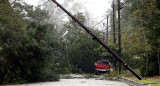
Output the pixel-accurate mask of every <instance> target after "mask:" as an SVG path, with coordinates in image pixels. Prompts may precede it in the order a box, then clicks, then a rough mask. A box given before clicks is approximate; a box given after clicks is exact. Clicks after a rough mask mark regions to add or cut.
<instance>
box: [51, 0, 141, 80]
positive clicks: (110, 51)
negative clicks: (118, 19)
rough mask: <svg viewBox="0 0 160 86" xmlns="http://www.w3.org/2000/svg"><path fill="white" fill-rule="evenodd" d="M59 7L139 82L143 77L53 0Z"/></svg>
mask: <svg viewBox="0 0 160 86" xmlns="http://www.w3.org/2000/svg"><path fill="white" fill-rule="evenodd" d="M52 1H53V2H54V3H55V4H56V5H57V6H58V7H60V8H61V9H62V10H63V11H64V12H65V13H66V14H68V15H69V16H70V17H71V18H72V19H73V20H74V21H75V22H77V24H79V25H80V26H81V27H82V28H83V29H84V30H85V31H86V32H87V33H88V34H90V35H91V36H92V38H93V40H95V41H97V42H98V43H99V44H100V45H101V46H103V47H104V48H105V49H106V50H108V52H109V53H111V54H112V55H113V56H114V57H115V58H116V59H117V60H118V61H120V62H121V63H122V64H123V65H124V66H125V67H126V68H127V69H128V70H129V71H130V72H131V73H132V74H134V75H135V76H136V77H137V78H138V79H139V80H142V77H141V76H140V75H139V74H137V73H136V72H135V71H134V70H133V69H132V68H131V67H130V66H129V65H128V64H127V63H125V62H124V61H123V60H122V59H121V58H120V57H119V56H118V55H117V54H116V53H115V52H113V51H112V50H111V49H110V48H109V47H108V46H107V45H106V44H104V43H103V42H102V41H101V40H100V39H99V38H98V37H97V36H96V35H95V34H94V33H93V32H91V31H90V30H89V28H87V27H86V26H85V25H84V24H83V23H82V22H80V21H79V20H78V19H77V18H76V17H74V16H73V15H72V14H71V13H70V12H68V11H67V10H66V9H65V8H64V7H62V5H60V4H59V3H58V2H57V1H56V0H52Z"/></svg>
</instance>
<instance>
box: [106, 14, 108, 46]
mask: <svg viewBox="0 0 160 86" xmlns="http://www.w3.org/2000/svg"><path fill="white" fill-rule="evenodd" d="M106 43H108V16H107V27H106Z"/></svg>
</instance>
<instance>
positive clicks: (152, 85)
mask: <svg viewBox="0 0 160 86" xmlns="http://www.w3.org/2000/svg"><path fill="white" fill-rule="evenodd" d="M135 81H137V82H141V83H144V84H151V86H160V83H159V82H156V81H152V80H147V79H146V80H135Z"/></svg>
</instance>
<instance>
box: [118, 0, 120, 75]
mask: <svg viewBox="0 0 160 86" xmlns="http://www.w3.org/2000/svg"><path fill="white" fill-rule="evenodd" d="M120 10H121V8H120V0H118V45H119V51H118V54H119V56H120V57H121V20H120ZM120 73H121V63H120V62H119V74H120Z"/></svg>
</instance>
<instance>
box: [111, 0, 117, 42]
mask: <svg viewBox="0 0 160 86" xmlns="http://www.w3.org/2000/svg"><path fill="white" fill-rule="evenodd" d="M112 6H113V43H114V44H116V36H115V30H116V29H115V4H114V0H113V5H112Z"/></svg>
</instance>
